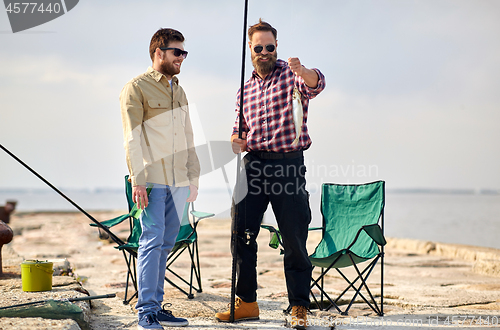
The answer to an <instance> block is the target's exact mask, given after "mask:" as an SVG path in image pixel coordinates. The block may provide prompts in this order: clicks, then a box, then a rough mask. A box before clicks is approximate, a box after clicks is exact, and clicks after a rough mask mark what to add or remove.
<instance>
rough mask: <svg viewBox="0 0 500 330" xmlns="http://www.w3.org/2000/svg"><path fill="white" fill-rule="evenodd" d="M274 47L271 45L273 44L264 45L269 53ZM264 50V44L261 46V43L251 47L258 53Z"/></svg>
mask: <svg viewBox="0 0 500 330" xmlns="http://www.w3.org/2000/svg"><path fill="white" fill-rule="evenodd" d="M275 49H276V46H275V45H273V44H269V45H266V50H267V51H268V52H269V53H272V52H274V50H275ZM263 50H264V46H261V45H258V46H255V47H254V48H253V51H254V52H256V53H257V54H259V53H260V52H262V51H263Z"/></svg>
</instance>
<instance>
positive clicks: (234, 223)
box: [229, 0, 248, 322]
mask: <svg viewBox="0 0 500 330" xmlns="http://www.w3.org/2000/svg"><path fill="white" fill-rule="evenodd" d="M247 20H248V0H245V11H244V19H243V49H242V55H241V86H240V113H239V122H238V138H239V139H241V138H242V137H243V132H242V130H243V95H244V93H245V90H244V89H245V55H246V49H247V45H246V43H247V40H246V38H247V34H246V29H247ZM240 167H241V152H240V153H238V161H237V165H236V189H234V193H235V196H234V203H235V205H234V217H233V219H232V224H231V229H232V231H231V247H232V252H233V260H232V265H231V307H230V313H229V322H234V308H235V299H236V260H237V258H236V253H237V249H238V223H237V220H236V219H238V211H239V210H238V209H239V207H238V204H239V203H240V202H241V200H240V198H239V196H237V195H238V194H239V190H240V189H239V187H238V186H239V185H240Z"/></svg>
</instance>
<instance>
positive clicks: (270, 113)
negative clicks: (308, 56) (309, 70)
mask: <svg viewBox="0 0 500 330" xmlns="http://www.w3.org/2000/svg"><path fill="white" fill-rule="evenodd" d="M313 70H314V71H316V73H317V74H318V77H319V80H318V86H317V87H316V88H310V87H308V86H307V85H306V84H305V83H304V79H302V77H298V76H296V75H295V74H294V73H293V72H292V70H290V68H289V67H288V63H287V62H285V61H283V60H277V61H276V66H275V68H274V70H273V72H272V73H271V74H268V75H267V76H266V78H265V79H264V80H262V78H260V77H259V75H258V74H257V73H256V72H255V71H253V73H252V77H251V78H250V79H249V80H248V81H247V82H246V83H245V87H244V90H245V94H244V98H243V117H244V119H243V131H244V132H247V148H248V150H250V151H271V152H293V151H299V150H306V149H308V148H309V147H310V146H311V143H312V141H311V138H310V137H309V133H308V130H307V113H308V108H309V100H310V99H312V98H314V97H315V96H316V95H318V94H319V93H320V92H321V91H322V90H323V89H324V88H325V85H326V83H325V77H324V76H323V74H322V73H321V72H320V71H319V70H318V69H313ZM294 86H297V88H298V90H299V92H300V94H301V95H302V107H303V110H304V119H303V120H304V123H303V126H302V133H301V134H300V138H299V143H298V144H297V145H296V146H293V147H292V141H293V140H294V139H295V126H294V123H293V105H292V101H293V88H294ZM239 111H240V90H238V93H237V97H236V122H235V125H234V127H233V135H234V134H238V127H239Z"/></svg>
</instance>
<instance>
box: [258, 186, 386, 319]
mask: <svg viewBox="0 0 500 330" xmlns="http://www.w3.org/2000/svg"><path fill="white" fill-rule="evenodd" d="M384 186H385V183H384V181H377V182H372V183H367V184H360V185H342V184H331V183H325V184H323V185H322V191H321V213H322V216H323V226H322V227H320V229H322V233H323V235H322V239H321V241H320V242H319V244H318V245H317V247H316V249H315V251H314V253H313V254H311V255H310V256H309V259H310V260H311V263H312V265H313V267H315V268H320V269H321V272H320V275H319V276H318V277H317V278H312V279H311V296H312V298H313V300H314V305H316V306H317V307H318V308H319V309H321V310H323V309H324V310H329V309H330V308H331V307H334V308H335V309H336V310H337V311H338V312H339V313H341V314H342V315H347V314H348V312H349V309H350V308H351V306H352V304H353V303H354V302H355V301H356V299H357V297H358V296H359V297H361V299H362V300H363V301H364V302H365V303H367V304H368V306H370V308H371V309H372V310H373V311H374V312H375V313H376V314H377V315H379V316H382V315H383V314H384V311H383V308H384V305H383V301H384V300H383V290H384V278H383V274H384V268H383V267H384V245H385V244H386V240H385V238H384V235H383V227H384V205H385V190H384ZM379 220H380V221H381V225H382V227H380V226H379V224H378V222H379ZM261 227H262V228H265V229H268V230H269V231H270V233H271V240H270V243H269V245H270V246H271V247H273V248H277V247H278V246H283V245H282V242H281V237H280V233H279V231H278V230H276V229H275V228H273V227H272V226H268V225H262V226H261ZM311 229H318V228H310V230H311ZM379 260H380V261H381V262H380V265H381V270H380V273H381V277H380V307H379V305H378V304H377V302H376V300H375V298H374V296H373V294H372V293H371V290H370V289H369V287H368V284H367V279H368V277H369V276H370V274H371V273H372V271H373V270H374V268H375V266H376V264H377V262H378V261H379ZM366 261H370V262H369V264H368V265H367V266H366V267H365V268H364V269H363V270H362V271H360V269H359V267H358V264H360V263H363V262H366ZM347 267H352V268H353V269H354V270H355V275H354V279H353V280H351V279H349V278H348V277H347V276H346V275H345V274H344V273H345V271H344V272H342V271H341V268H347ZM332 269H335V270H336V271H337V272H338V273H339V274H340V275H341V276H342V278H343V279H344V280H345V281H346V282H347V284H348V286H347V288H346V289H345V290H344V291H343V292H342V293H341V294H340V295H339V296H337V298H335V299H332V298H330V296H329V295H328V293H327V292H326V291H327V290H326V288H325V285H324V279H325V276H326V275H327V273H328V272H329V271H330V270H332ZM313 274H314V273H313ZM313 277H314V275H313ZM313 288H317V289H319V291H320V296H321V299H320V301H318V299H317V298H316V296H315V295H314V293H313ZM349 290H351V292H352V291H354V292H353V295H352V296H351V297H350V298H347V300H348V302H349V304H348V306H347V307H346V308H345V309H344V310H341V308H340V306H339V305H340V302H341V298H342V297H344V295H346V293H347V292H348V291H349ZM363 290H364V292H362V291H363ZM365 295H367V296H368V297H366V296H365ZM324 298H326V299H327V300H326V301H325V300H324ZM311 306H313V304H311Z"/></svg>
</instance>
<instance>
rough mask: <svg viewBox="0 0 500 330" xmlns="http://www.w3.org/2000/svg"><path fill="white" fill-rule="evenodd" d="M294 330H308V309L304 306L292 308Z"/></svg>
mask: <svg viewBox="0 0 500 330" xmlns="http://www.w3.org/2000/svg"><path fill="white" fill-rule="evenodd" d="M291 326H292V328H294V329H306V328H307V308H306V307H304V306H293V307H292V323H291Z"/></svg>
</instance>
